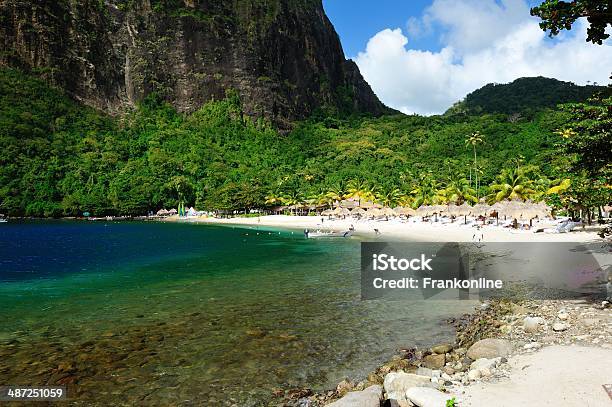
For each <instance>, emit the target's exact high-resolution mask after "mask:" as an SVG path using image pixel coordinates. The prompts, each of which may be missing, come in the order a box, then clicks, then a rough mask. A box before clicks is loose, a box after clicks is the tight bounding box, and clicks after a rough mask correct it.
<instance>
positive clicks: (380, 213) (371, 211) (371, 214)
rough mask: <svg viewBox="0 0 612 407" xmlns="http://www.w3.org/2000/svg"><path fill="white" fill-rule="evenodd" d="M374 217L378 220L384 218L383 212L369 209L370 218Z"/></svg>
mask: <svg viewBox="0 0 612 407" xmlns="http://www.w3.org/2000/svg"><path fill="white" fill-rule="evenodd" d="M369 216H372V217H374V218H377V217H379V216H383V214H382V211H381V210H380V209H378V208H372V209H368V217H369Z"/></svg>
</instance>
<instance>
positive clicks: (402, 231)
mask: <svg viewBox="0 0 612 407" xmlns="http://www.w3.org/2000/svg"><path fill="white" fill-rule="evenodd" d="M167 220H168V221H180V222H190V223H207V224H215V225H242V226H252V227H279V228H287V229H295V230H300V231H303V230H304V229H309V230H317V229H324V230H336V231H341V230H348V228H349V227H350V226H351V225H353V226H354V228H355V233H354V235H355V236H357V237H361V238H365V239H368V240H370V239H380V240H411V241H426V242H471V241H474V240H478V238H479V236H480V238H481V239H483V240H484V241H486V242H590V241H598V240H601V239H600V238H599V236H597V234H596V229H595V228H594V227H591V228H589V227H587V228H585V229H584V230H583V229H582V228H576V229H575V230H574V231H573V232H570V233H562V234H559V233H534V230H535V229H536V228H547V227H551V226H552V223H550V222H549V223H545V222H544V223H541V224H538V225H536V226H535V227H534V228H533V229H532V230H514V229H508V228H503V227H501V226H494V225H487V226H484V227H482V228H480V229H477V228H476V227H473V226H470V225H463V224H462V223H461V222H460V221H457V222H455V223H446V224H443V223H441V222H432V223H430V222H402V221H399V220H397V219H391V220H389V221H384V220H383V221H373V220H367V221H366V220H359V221H358V220H355V219H352V218H347V219H333V220H329V219H327V218H324V219H323V222H322V218H321V217H320V216H287V215H269V216H261V217H253V218H228V219H218V218H206V217H199V218H188V219H184V220H182V219H178V217H171V218H167ZM374 229H378V230H379V232H380V234H379V235H376V233H375V231H374ZM475 235H476V236H475Z"/></svg>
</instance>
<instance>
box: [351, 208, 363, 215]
mask: <svg viewBox="0 0 612 407" xmlns="http://www.w3.org/2000/svg"><path fill="white" fill-rule="evenodd" d="M365 214H366V211H365V209H363V208H359V207H357V208H354V209H353V210H352V211H351V215H353V216H363V215H365Z"/></svg>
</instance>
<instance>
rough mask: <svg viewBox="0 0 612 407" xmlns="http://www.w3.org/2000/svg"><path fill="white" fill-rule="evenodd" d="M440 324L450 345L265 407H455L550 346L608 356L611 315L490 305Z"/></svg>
mask: <svg viewBox="0 0 612 407" xmlns="http://www.w3.org/2000/svg"><path fill="white" fill-rule="evenodd" d="M448 322H449V323H451V324H453V325H454V326H455V328H456V330H457V333H456V339H455V343H452V344H451V343H443V344H438V345H436V346H433V347H431V348H429V349H417V348H410V349H401V350H400V351H399V352H398V354H397V355H395V356H394V357H393V358H392V359H391V360H389V361H388V362H387V363H385V364H384V365H382V366H380V367H379V368H377V369H376V370H375V371H373V372H371V373H370V374H369V375H368V377H367V379H366V380H363V381H361V382H358V383H355V382H353V381H351V380H349V379H345V380H343V381H342V382H340V383H339V384H338V385H337V387H336V388H335V389H332V390H329V391H326V392H321V393H313V392H312V391H311V390H309V389H292V390H285V391H283V390H278V391H277V392H275V394H274V395H273V396H274V399H273V401H272V402H271V403H270V405H271V406H286V407H319V406H330V407H380V406H385V407H387V406H388V407H407V406H418V407H439V406H450V407H453V406H463V405H466V404H465V403H466V402H467V400H466V399H465V397H466V393H469V391H470V387H471V386H474V385H475V384H478V385H484V386H485V387H486V385H488V384H490V383H496V382H502V381H504V380H508V377H509V374H510V371H511V367H510V364H509V363H508V362H509V359H511V358H514V357H517V356H520V355H525V354H532V353H535V352H538V351H539V350H541V349H542V348H544V347H547V346H553V345H580V346H589V347H598V348H603V349H606V350H610V351H611V352H612V308H611V307H610V303H609V302H608V301H603V302H594V301H590V300H527V301H521V302H510V301H505V300H494V301H489V302H484V303H481V304H480V306H479V307H478V308H477V309H476V310H475V312H474V313H472V314H466V315H464V316H462V317H461V318H458V319H453V320H450V321H448Z"/></svg>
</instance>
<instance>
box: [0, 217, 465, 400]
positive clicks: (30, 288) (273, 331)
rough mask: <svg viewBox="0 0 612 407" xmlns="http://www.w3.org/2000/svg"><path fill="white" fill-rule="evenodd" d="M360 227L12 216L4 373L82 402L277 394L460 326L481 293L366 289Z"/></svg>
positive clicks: (0, 286) (328, 383)
mask: <svg viewBox="0 0 612 407" xmlns="http://www.w3.org/2000/svg"><path fill="white" fill-rule="evenodd" d="M359 263H360V260H359V241H358V240H352V239H351V240H344V239H338V240H335V239H329V240H314V239H310V240H306V239H304V238H303V236H302V235H301V234H300V233H297V232H296V233H292V232H287V231H279V230H263V229H262V230H256V229H243V228H232V227H214V226H203V225H189V224H165V223H103V222H89V223H86V222H65V221H57V222H25V223H9V224H3V225H0V320H1V321H2V324H1V325H0V385H1V384H19V385H34V384H36V385H42V384H47V383H49V384H57V383H60V384H65V385H67V386H68V389H69V397H70V399H71V400H72V401H73V402H74V403H75V404H78V403H82V404H91V403H99V404H106V405H110V404H115V405H117V404H134V403H154V404H166V405H167V404H186V405H189V404H192V403H193V404H202V403H205V404H207V405H232V404H236V405H239V406H250V405H266V403H267V402H268V401H269V400H271V399H272V392H273V391H274V389H277V388H287V387H311V388H314V389H324V388H329V387H333V386H335V384H336V383H337V382H339V381H340V380H342V379H343V378H344V377H351V378H360V377H364V376H365V375H366V374H367V373H368V372H369V371H371V370H373V369H374V368H375V367H376V366H377V365H378V364H380V363H381V362H383V361H385V360H386V359H387V358H389V357H390V356H391V355H393V354H394V352H395V351H396V349H398V348H399V347H404V346H411V345H420V346H426V345H431V344H433V343H434V342H439V341H443V340H449V339H451V338H452V335H453V331H452V329H451V327H450V326H448V325H447V324H446V323H445V322H444V319H445V318H447V317H449V316H456V315H459V314H460V313H463V312H467V311H469V310H470V309H471V307H472V305H471V304H470V303H468V302H462V303H457V302H451V301H440V302H432V301H425V302H409V301H391V302H389V301H387V302H383V301H361V300H360V293H359V287H360V285H359Z"/></svg>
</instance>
